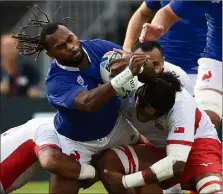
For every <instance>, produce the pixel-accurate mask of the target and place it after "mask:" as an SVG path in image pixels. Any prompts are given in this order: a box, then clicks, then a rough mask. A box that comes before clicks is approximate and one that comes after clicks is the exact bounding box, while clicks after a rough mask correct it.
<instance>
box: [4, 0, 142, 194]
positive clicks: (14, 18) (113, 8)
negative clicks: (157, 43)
mask: <svg viewBox="0 0 223 194" xmlns="http://www.w3.org/2000/svg"><path fill="white" fill-rule="evenodd" d="M141 2H142V1H140V0H131V1H128V0H79V1H2V2H1V6H0V14H1V16H0V17H1V18H2V20H1V37H3V35H5V34H11V33H18V32H19V31H20V29H19V27H21V26H25V25H27V24H28V23H29V19H30V18H33V15H32V14H31V13H30V12H29V11H28V9H27V7H26V6H30V7H32V8H34V4H37V5H38V6H39V7H40V8H41V9H42V10H43V11H44V12H45V13H47V14H48V16H49V17H50V19H52V18H53V15H54V13H55V11H56V10H57V8H58V7H59V6H60V5H61V6H62V9H61V10H60V12H59V13H58V15H57V20H61V19H62V18H64V17H67V16H69V17H71V18H72V19H73V20H74V22H75V23H72V22H69V23H68V26H69V27H70V28H71V29H72V30H73V32H74V33H75V34H76V35H77V36H79V38H80V39H94V38H100V39H106V40H110V41H113V42H116V43H118V44H121V45H122V43H123V41H124V35H125V30H126V28H127V24H128V20H129V18H130V17H131V15H132V13H133V12H134V11H135V10H136V9H137V7H138V6H139V5H140V4H141ZM35 13H36V15H37V17H38V18H41V19H45V18H44V16H43V15H42V14H40V13H39V12H38V11H36V10H35ZM28 33H29V34H30V35H38V33H39V32H38V30H37V28H30V29H28ZM1 50H3V40H2V38H1ZM9 50H10V47H9V46H8V47H7V48H6V51H9ZM34 58H35V56H30V57H28V56H27V57H23V60H22V61H23V62H24V59H25V61H26V63H29V65H31V66H33V67H35V71H36V72H37V74H38V76H37V77H38V79H37V80H36V82H35V83H36V85H35V87H36V89H37V90H38V91H39V93H38V94H37V95H34V96H33V95H28V94H24V93H23V94H19V93H16V92H15V93H9V92H3V91H2V88H1V106H0V108H1V114H0V131H1V132H4V131H5V130H7V129H9V128H11V127H15V126H17V125H20V124H22V123H24V122H26V121H27V120H29V119H31V118H34V117H41V116H53V115H54V114H55V110H54V109H53V108H52V107H51V106H50V105H48V103H47V99H46V98H45V91H44V77H45V75H46V72H47V71H48V65H49V61H50V60H49V58H48V57H47V56H46V55H45V54H44V53H42V54H41V55H40V57H39V59H38V60H37V61H35V60H34ZM5 60H6V61H7V60H9V61H10V59H7V57H6V59H5V58H4V60H3V56H2V52H1V66H0V73H1V74H0V75H1V83H2V82H3V81H5V80H4V78H5V77H7V79H8V78H10V76H9V75H6V74H5V73H3V72H4V67H3V64H4V61H5ZM20 63H22V62H21V60H18V61H17V62H16V65H17V66H18V67H20ZM3 74H4V75H3ZM25 76H28V77H29V76H30V77H31V78H32V77H33V76H34V74H32V75H31V74H30V75H29V74H28V75H25ZM10 79H12V80H13V77H12V76H11V78H10ZM26 79H27V78H26V77H24V76H23V77H20V82H21V83H20V84H21V85H22V83H23V84H24V80H26ZM21 80H23V82H22V81H21ZM9 87H13V84H12V83H10V85H9ZM48 177H49V175H48V173H46V172H41V173H40V175H39V176H38V177H34V179H33V182H31V183H29V184H28V185H26V186H25V187H23V188H22V189H20V190H18V191H16V192H14V193H47V191H48V182H47V180H48ZM83 193H105V190H104V189H103V187H102V186H101V184H100V183H97V184H96V185H95V186H94V187H92V188H90V189H88V190H85V191H83Z"/></svg>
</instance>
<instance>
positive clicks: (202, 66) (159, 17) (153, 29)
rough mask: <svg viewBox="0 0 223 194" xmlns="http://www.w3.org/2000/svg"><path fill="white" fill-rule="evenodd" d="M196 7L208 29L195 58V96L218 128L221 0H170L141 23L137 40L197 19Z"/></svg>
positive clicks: (220, 105)
mask: <svg viewBox="0 0 223 194" xmlns="http://www.w3.org/2000/svg"><path fill="white" fill-rule="evenodd" d="M200 9H203V10H204V12H205V14H206V21H207V25H208V32H207V39H206V40H207V41H206V47H205V49H204V51H203V53H202V54H201V58H200V59H199V60H198V64H199V67H198V76H197V80H196V85H195V98H196V100H197V102H199V103H200V104H201V105H202V108H203V109H204V110H205V111H206V113H207V114H208V115H209V116H210V118H211V121H212V123H213V124H214V125H215V127H216V128H218V126H219V124H220V121H221V119H222V1H171V2H170V4H168V5H166V6H165V7H163V8H161V9H160V10H159V11H158V12H157V13H156V15H155V17H154V18H153V20H152V22H151V24H148V23H146V24H144V26H143V30H142V32H141V35H140V40H141V41H146V40H156V39H158V38H160V37H161V36H162V35H163V34H164V33H166V32H167V31H168V30H169V29H170V27H171V26H172V25H173V24H174V23H175V22H177V21H179V20H180V19H181V18H183V19H187V20H191V21H195V20H197V19H199V18H197V10H200ZM187 31H190V29H188V30H187Z"/></svg>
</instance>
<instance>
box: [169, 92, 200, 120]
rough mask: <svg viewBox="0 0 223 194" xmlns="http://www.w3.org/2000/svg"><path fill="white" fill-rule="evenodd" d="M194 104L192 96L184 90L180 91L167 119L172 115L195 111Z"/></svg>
mask: <svg viewBox="0 0 223 194" xmlns="http://www.w3.org/2000/svg"><path fill="white" fill-rule="evenodd" d="M196 107H197V106H196V102H195V100H194V98H193V96H192V95H191V94H190V93H189V92H188V91H187V90H186V89H184V88H183V89H182V91H181V92H177V93H176V98H175V103H174V106H173V108H172V109H171V110H170V111H169V113H168V117H172V116H173V115H175V116H176V115H178V117H179V115H180V114H181V113H182V114H185V113H186V112H191V111H193V110H195V109H196Z"/></svg>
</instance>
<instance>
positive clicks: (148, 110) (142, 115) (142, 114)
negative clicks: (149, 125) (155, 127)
mask: <svg viewBox="0 0 223 194" xmlns="http://www.w3.org/2000/svg"><path fill="white" fill-rule="evenodd" d="M141 87H143V86H141ZM141 87H140V88H139V89H138V90H137V92H136V94H135V101H136V115H137V118H138V120H139V121H141V122H147V121H150V120H155V119H157V118H158V116H157V115H156V110H155V109H154V108H153V107H151V106H150V105H149V104H147V103H146V102H145V101H144V99H143V98H142V97H141V94H140V93H141V91H142V90H141V89H142V88H141Z"/></svg>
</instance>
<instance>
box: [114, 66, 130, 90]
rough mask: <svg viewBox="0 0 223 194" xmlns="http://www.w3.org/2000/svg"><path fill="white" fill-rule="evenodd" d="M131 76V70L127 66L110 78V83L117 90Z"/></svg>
mask: <svg viewBox="0 0 223 194" xmlns="http://www.w3.org/2000/svg"><path fill="white" fill-rule="evenodd" d="M132 78H133V75H132V72H131V70H130V69H129V67H127V68H126V69H125V70H124V71H122V72H121V73H119V74H118V75H116V76H115V77H114V78H113V79H112V80H111V85H112V87H113V88H114V89H115V90H116V91H117V90H118V89H121V88H122V87H123V85H124V84H125V83H127V82H128V81H129V80H130V79H132Z"/></svg>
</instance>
